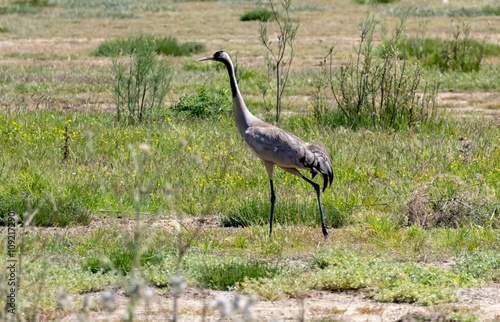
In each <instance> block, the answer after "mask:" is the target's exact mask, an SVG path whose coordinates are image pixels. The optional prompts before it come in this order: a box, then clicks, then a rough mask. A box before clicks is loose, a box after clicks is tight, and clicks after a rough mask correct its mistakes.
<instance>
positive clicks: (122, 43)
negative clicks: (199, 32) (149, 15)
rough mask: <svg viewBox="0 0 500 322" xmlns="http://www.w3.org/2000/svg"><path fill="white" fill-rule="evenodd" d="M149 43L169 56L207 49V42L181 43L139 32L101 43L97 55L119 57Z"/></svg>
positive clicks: (195, 52)
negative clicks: (124, 37)
mask: <svg viewBox="0 0 500 322" xmlns="http://www.w3.org/2000/svg"><path fill="white" fill-rule="evenodd" d="M144 43H147V44H149V45H150V46H152V47H154V50H155V52H156V53H157V54H163V55H167V56H189V55H192V54H197V53H200V52H202V51H204V50H205V44H202V43H197V42H185V43H181V42H179V41H177V39H175V38H155V37H153V36H152V35H146V34H138V35H134V36H129V37H128V38H126V39H116V40H107V41H104V42H102V43H101V44H99V46H98V47H97V49H96V50H95V51H94V53H93V54H94V55H95V56H105V57H118V56H122V55H131V54H132V53H133V52H134V51H135V50H136V48H137V47H140V46H144V45H143V44H144Z"/></svg>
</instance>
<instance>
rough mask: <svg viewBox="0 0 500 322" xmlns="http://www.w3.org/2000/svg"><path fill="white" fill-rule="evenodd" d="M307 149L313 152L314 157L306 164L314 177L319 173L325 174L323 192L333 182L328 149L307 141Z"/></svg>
mask: <svg viewBox="0 0 500 322" xmlns="http://www.w3.org/2000/svg"><path fill="white" fill-rule="evenodd" d="M307 149H308V150H309V151H310V152H311V153H312V154H313V156H314V158H312V159H311V160H309V162H307V164H304V165H305V166H306V167H307V168H309V169H311V174H312V177H313V178H314V177H315V176H316V174H317V173H321V175H322V176H323V192H324V191H325V189H326V187H328V186H329V185H331V184H332V182H333V170H332V161H331V160H330V156H329V155H328V152H326V150H325V149H324V148H323V147H322V146H320V145H318V144H315V143H307Z"/></svg>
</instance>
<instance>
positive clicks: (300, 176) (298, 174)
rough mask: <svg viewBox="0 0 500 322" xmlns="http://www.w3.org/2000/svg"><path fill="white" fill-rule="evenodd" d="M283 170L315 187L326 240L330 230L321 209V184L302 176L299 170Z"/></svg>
mask: <svg viewBox="0 0 500 322" xmlns="http://www.w3.org/2000/svg"><path fill="white" fill-rule="evenodd" d="M282 169H283V170H285V171H286V172H288V173H291V174H294V175H296V176H297V177H299V178H302V179H304V180H306V181H307V182H309V183H310V184H311V185H312V186H313V187H314V190H316V194H317V195H318V206H319V214H320V215H321V229H322V231H323V236H325V238H327V237H328V230H327V229H326V226H325V220H324V218H323V209H322V208H321V197H320V190H321V189H320V187H319V184H317V183H316V182H313V181H311V180H309V179H307V178H306V177H304V176H303V175H302V173H300V172H299V170H297V169H295V168H282Z"/></svg>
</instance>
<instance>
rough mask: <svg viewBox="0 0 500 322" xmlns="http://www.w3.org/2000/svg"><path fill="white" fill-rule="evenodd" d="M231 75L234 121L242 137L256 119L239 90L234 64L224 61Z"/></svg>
mask: <svg viewBox="0 0 500 322" xmlns="http://www.w3.org/2000/svg"><path fill="white" fill-rule="evenodd" d="M224 64H225V65H226V67H227V71H228V73H229V82H230V83H231V92H232V94H233V108H234V119H235V121H236V126H237V127H238V131H239V132H240V134H241V136H243V134H244V133H245V131H246V129H248V127H249V126H250V123H251V121H252V119H254V118H255V117H254V116H253V115H252V113H250V111H249V110H248V108H247V106H246V105H245V102H244V101H243V98H242V97H241V94H240V90H239V89H238V83H237V82H236V75H235V73H234V67H233V63H232V62H231V61H230V60H229V61H224Z"/></svg>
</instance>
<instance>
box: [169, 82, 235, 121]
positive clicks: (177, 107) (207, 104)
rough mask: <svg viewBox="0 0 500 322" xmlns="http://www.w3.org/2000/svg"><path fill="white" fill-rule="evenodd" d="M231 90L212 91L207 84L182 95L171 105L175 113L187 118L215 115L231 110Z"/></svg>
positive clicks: (204, 117)
mask: <svg viewBox="0 0 500 322" xmlns="http://www.w3.org/2000/svg"><path fill="white" fill-rule="evenodd" d="M231 107H232V103H231V100H230V98H229V91H228V90H227V89H224V88H220V89H218V90H216V91H210V90H209V89H208V88H207V87H206V86H205V85H203V86H202V87H200V88H199V89H198V90H197V91H196V92H195V93H193V94H191V95H182V96H181V97H180V98H179V101H178V102H176V103H174V104H173V105H172V107H171V109H172V111H173V113H174V114H175V115H178V116H182V117H186V118H203V119H206V118H208V117H214V116H217V115H220V114H222V113H225V112H228V111H230V110H231Z"/></svg>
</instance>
